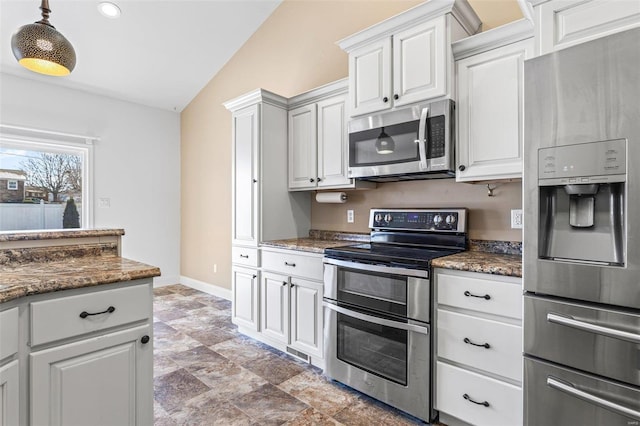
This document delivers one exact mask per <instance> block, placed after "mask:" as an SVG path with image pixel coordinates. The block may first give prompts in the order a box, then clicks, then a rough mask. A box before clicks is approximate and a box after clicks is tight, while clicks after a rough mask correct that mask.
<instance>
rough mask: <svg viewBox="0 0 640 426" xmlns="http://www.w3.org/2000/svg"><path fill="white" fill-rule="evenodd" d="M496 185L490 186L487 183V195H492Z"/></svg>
mask: <svg viewBox="0 0 640 426" xmlns="http://www.w3.org/2000/svg"><path fill="white" fill-rule="evenodd" d="M496 188H497V186H494V187H493V188H492V187H491V185H490V184H487V196H489V197H493V190H494V189H496Z"/></svg>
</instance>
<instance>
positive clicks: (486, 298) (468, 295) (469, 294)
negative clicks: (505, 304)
mask: <svg viewBox="0 0 640 426" xmlns="http://www.w3.org/2000/svg"><path fill="white" fill-rule="evenodd" d="M464 295H465V296H467V297H477V298H479V299H485V300H489V299H491V296H489V295H488V294H485V295H484V296H478V295H477V294H472V293H471V292H469V291H468V290H467V291H465V292H464Z"/></svg>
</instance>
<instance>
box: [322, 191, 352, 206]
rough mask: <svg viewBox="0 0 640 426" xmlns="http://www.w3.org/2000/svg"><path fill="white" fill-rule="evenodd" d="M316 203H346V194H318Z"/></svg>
mask: <svg viewBox="0 0 640 426" xmlns="http://www.w3.org/2000/svg"><path fill="white" fill-rule="evenodd" d="M316 201H317V202H319V203H346V202H347V194H345V193H344V192H318V193H316Z"/></svg>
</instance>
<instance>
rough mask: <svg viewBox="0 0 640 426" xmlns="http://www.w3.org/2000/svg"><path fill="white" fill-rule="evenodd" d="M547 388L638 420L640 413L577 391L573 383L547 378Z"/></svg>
mask: <svg viewBox="0 0 640 426" xmlns="http://www.w3.org/2000/svg"><path fill="white" fill-rule="evenodd" d="M547 386H549V387H551V388H553V389H556V390H559V391H561V392H564V393H567V394H569V395H571V396H574V397H576V398H579V399H582V400H584V401H587V402H590V403H592V404H594V405H597V406H599V407H602V408H604V409H606V410H610V411H613V412H614V413H617V414H620V415H623V416H626V417H631V418H634V419H640V411H637V410H634V409H633V408H629V407H625V406H624V405H621V404H617V403H615V402H612V401H609V400H607V399H604V398H600V397H599V396H596V395H593V394H590V393H589V392H585V391H583V390H580V389H577V388H576V387H575V385H574V384H573V383H570V382H565V381H564V380H559V379H556V378H555V377H553V376H547Z"/></svg>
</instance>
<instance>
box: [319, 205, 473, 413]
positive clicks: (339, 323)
mask: <svg viewBox="0 0 640 426" xmlns="http://www.w3.org/2000/svg"><path fill="white" fill-rule="evenodd" d="M466 222H467V211H466V210H465V209H417V210H399V209H372V210H371V212H370V216H369V227H370V228H371V243H370V244H358V245H353V246H345V247H338V248H333V249H327V250H325V258H324V263H325V268H324V284H325V297H324V307H325V330H324V335H325V336H324V338H325V345H324V346H325V362H326V369H325V374H326V375H328V376H329V377H331V378H333V379H335V380H337V381H339V382H342V383H344V384H346V385H349V386H351V387H353V388H355V389H357V390H359V391H361V392H363V393H365V394H367V395H370V396H372V397H374V398H377V399H379V400H381V401H383V402H385V403H387V404H389V405H392V406H394V407H397V408H399V409H401V410H403V411H406V412H407V413H409V414H412V415H414V416H416V417H418V418H420V419H423V420H425V421H427V422H428V421H430V420H431V419H432V418H433V415H432V414H433V413H432V409H431V393H430V389H431V355H432V354H431V330H430V328H431V325H430V324H431V303H430V301H431V294H432V289H431V285H430V267H431V263H430V262H431V259H434V258H436V257H441V256H446V255H449V254H453V253H457V252H460V251H464V250H465V249H466V247H467V233H466V229H467V225H466Z"/></svg>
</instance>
